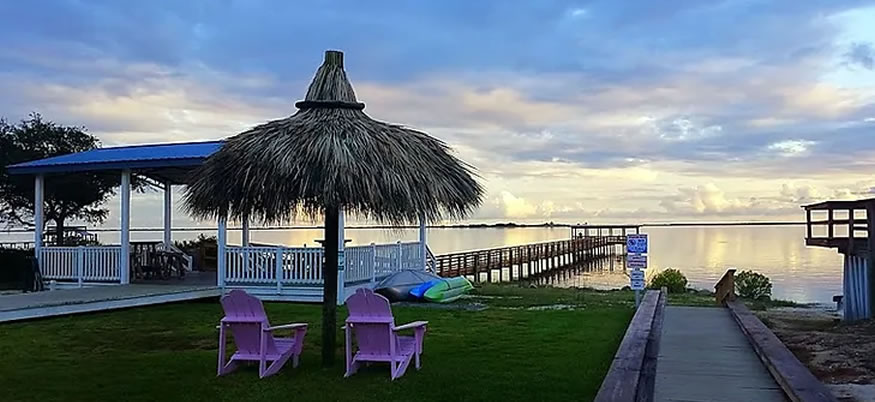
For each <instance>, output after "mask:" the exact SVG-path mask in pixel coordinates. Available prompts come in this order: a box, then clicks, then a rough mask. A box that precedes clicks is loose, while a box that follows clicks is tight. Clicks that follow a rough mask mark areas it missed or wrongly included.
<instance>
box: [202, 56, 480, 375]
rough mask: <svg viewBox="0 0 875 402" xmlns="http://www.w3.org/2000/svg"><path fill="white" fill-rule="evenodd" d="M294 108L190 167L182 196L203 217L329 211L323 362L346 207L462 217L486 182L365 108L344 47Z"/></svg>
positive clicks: (444, 149)
mask: <svg viewBox="0 0 875 402" xmlns="http://www.w3.org/2000/svg"><path fill="white" fill-rule="evenodd" d="M295 106H297V107H298V109H299V110H298V111H297V112H296V113H295V114H293V115H292V116H290V117H287V118H284V119H280V120H273V121H269V122H267V123H265V124H262V125H260V126H256V127H254V128H252V129H250V130H248V131H244V132H242V133H240V134H238V135H236V136H233V137H231V138H229V139H228V140H227V142H226V143H225V144H224V145H223V146H222V148H221V149H220V150H219V151H218V152H216V153H215V154H213V155H212V156H211V157H209V158H208V159H207V160H206V162H204V164H203V165H202V166H201V167H200V168H198V169H197V170H196V171H195V172H194V173H193V175H192V180H191V182H190V184H189V186H188V188H187V190H186V194H185V203H186V207H187V208H188V211H189V212H190V213H191V214H192V215H194V216H197V217H202V218H216V217H224V218H230V219H247V218H250V219H256V220H260V221H261V222H263V223H281V222H286V221H289V220H290V219H292V218H295V217H296V216H297V215H298V214H304V215H306V216H309V217H313V218H315V217H318V216H323V217H324V222H325V246H324V247H325V264H324V272H323V277H324V281H325V284H324V292H323V293H324V298H323V312H322V314H323V317H322V323H323V329H322V331H323V332H322V340H323V349H322V360H323V363H324V364H326V365H330V364H331V363H332V362H333V360H334V347H335V331H336V321H337V317H336V299H337V269H338V267H337V263H338V261H337V257H338V255H337V254H338V236H339V234H338V219H339V211H346V212H350V213H352V214H354V215H358V216H361V217H365V218H370V219H374V220H376V221H380V222H383V223H391V224H406V223H413V222H416V221H417V220H418V219H425V220H427V221H430V222H434V221H437V220H440V219H443V218H452V219H458V218H463V217H465V216H467V215H468V214H469V213H470V212H471V211H472V209H473V208H476V207H477V206H478V205H479V204H480V202H481V201H482V197H483V189H482V187H481V186H480V185H479V184H478V183H477V182H476V181H475V180H474V178H473V177H472V168H471V167H470V166H469V165H467V164H465V163H464V162H462V161H460V160H459V159H457V158H456V157H454V156H453V155H452V154H451V153H450V149H449V147H448V146H447V145H446V144H445V143H443V142H442V141H440V140H438V139H436V138H433V137H431V136H429V135H428V134H426V133H423V132H421V131H416V130H412V129H409V128H405V127H402V126H399V125H394V124H388V123H384V122H380V121H376V120H374V119H372V118H370V117H369V116H368V115H367V114H365V113H364V112H363V109H364V107H365V105H364V104H363V103H360V102H358V101H357V100H356V96H355V92H354V91H353V89H352V85H350V83H349V81H348V80H347V78H346V72H345V71H344V69H343V53H341V52H338V51H331V50H329V51H327V52H325V61H324V62H323V63H322V66H320V67H319V70H317V71H316V76H315V77H314V78H313V82H311V83H310V88H309V89H308V90H307V96H306V98H305V99H304V100H303V101H300V102H298V103H296V104H295ZM425 112H426V113H427V111H425Z"/></svg>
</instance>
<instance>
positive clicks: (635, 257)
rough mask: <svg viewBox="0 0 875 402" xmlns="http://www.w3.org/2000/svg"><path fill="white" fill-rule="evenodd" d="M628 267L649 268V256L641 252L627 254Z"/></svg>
mask: <svg viewBox="0 0 875 402" xmlns="http://www.w3.org/2000/svg"><path fill="white" fill-rule="evenodd" d="M626 267H627V268H636V269H638V268H640V269H646V268H647V256H646V255H641V254H626Z"/></svg>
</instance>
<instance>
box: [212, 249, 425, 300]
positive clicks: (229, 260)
mask: <svg viewBox="0 0 875 402" xmlns="http://www.w3.org/2000/svg"><path fill="white" fill-rule="evenodd" d="M423 261H424V259H423V258H422V249H421V248H420V246H419V243H418V242H409V243H400V242H399V243H394V244H371V245H368V246H354V247H346V248H345V249H344V272H343V275H341V276H340V277H339V278H341V279H340V280H342V281H344V282H345V283H352V282H366V281H371V282H373V281H376V280H377V279H379V278H382V277H385V276H386V275H389V274H391V273H393V272H397V271H400V270H402V269H424V267H423ZM322 263H323V250H322V248H321V247H320V248H316V247H312V248H306V247H262V246H258V247H252V246H250V247H228V248H226V260H225V266H226V269H225V275H224V278H223V279H224V284H225V285H227V286H253V285H261V286H263V285H269V286H271V285H272V286H276V287H277V290H278V291H279V290H281V288H282V287H284V286H301V285H303V286H320V285H322V284H323V278H322Z"/></svg>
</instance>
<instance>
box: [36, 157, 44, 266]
mask: <svg viewBox="0 0 875 402" xmlns="http://www.w3.org/2000/svg"><path fill="white" fill-rule="evenodd" d="M44 190H45V176H43V175H41V174H38V175H36V177H35V178H34V180H33V253H34V258H36V261H37V264H38V265H39V266H40V269H42V249H43V229H44V228H45V220H44V218H43V209H44V208H45V205H44V204H45V202H44V200H43V194H44Z"/></svg>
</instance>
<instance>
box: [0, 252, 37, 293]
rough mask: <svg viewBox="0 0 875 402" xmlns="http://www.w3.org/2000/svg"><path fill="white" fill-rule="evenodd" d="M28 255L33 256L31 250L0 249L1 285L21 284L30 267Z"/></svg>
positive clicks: (15, 286) (16, 285)
mask: <svg viewBox="0 0 875 402" xmlns="http://www.w3.org/2000/svg"><path fill="white" fill-rule="evenodd" d="M30 256H33V250H13V249H0V283H2V284H3V287H9V288H19V287H20V286H21V284H22V283H23V281H24V278H25V275H26V273H27V271H28V270H29V269H30V260H28V257H30ZM3 287H0V289H2V288H3Z"/></svg>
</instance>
